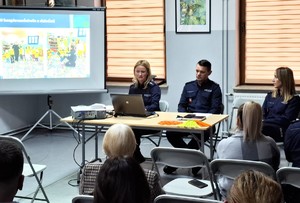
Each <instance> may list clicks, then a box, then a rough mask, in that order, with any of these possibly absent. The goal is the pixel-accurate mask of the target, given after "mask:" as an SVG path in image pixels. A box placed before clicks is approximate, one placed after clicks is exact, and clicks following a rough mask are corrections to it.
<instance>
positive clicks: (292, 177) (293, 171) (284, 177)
mask: <svg viewBox="0 0 300 203" xmlns="http://www.w3.org/2000/svg"><path fill="white" fill-rule="evenodd" d="M276 176H277V181H278V182H279V183H280V184H289V185H292V186H294V187H297V188H300V168H295V167H282V168H280V169H278V170H277V171H276Z"/></svg>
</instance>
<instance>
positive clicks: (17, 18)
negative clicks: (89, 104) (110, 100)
mask: <svg viewBox="0 0 300 203" xmlns="http://www.w3.org/2000/svg"><path fill="white" fill-rule="evenodd" d="M0 42H1V48H0V49H1V53H2V57H1V59H0V94H51V93H76V92H78V93H80V92H102V91H106V85H105V75H106V71H105V67H106V51H105V50H106V21H105V9H104V8H37V7H36V8H24V7H0Z"/></svg>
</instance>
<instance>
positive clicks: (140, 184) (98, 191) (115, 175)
mask: <svg viewBox="0 0 300 203" xmlns="http://www.w3.org/2000/svg"><path fill="white" fill-rule="evenodd" d="M94 202H95V203H100V202H101V203H127V202H128V203H148V202H150V189H149V184H148V182H147V179H146V177H145V173H144V170H143V169H142V168H141V166H140V165H139V163H138V162H136V161H135V160H134V158H132V157H126V158H124V157H123V158H121V157H115V158H109V159H107V160H106V161H105V162H104V164H103V165H102V166H101V168H100V171H99V173H98V176H97V181H96V185H95V190H94Z"/></svg>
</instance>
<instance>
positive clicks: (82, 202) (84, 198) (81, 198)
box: [72, 195, 94, 203]
mask: <svg viewBox="0 0 300 203" xmlns="http://www.w3.org/2000/svg"><path fill="white" fill-rule="evenodd" d="M93 202H94V196H91V195H77V196H75V197H73V199H72V203H93Z"/></svg>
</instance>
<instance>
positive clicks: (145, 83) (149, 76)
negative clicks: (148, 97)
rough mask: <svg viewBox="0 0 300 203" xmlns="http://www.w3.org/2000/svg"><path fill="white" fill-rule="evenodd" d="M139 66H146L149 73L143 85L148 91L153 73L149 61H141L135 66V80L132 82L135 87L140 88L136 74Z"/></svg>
mask: <svg viewBox="0 0 300 203" xmlns="http://www.w3.org/2000/svg"><path fill="white" fill-rule="evenodd" d="M138 66H144V67H145V68H146V71H147V73H148V76H147V79H146V81H145V82H144V84H143V85H144V89H146V88H147V86H148V84H149V82H150V81H151V80H152V73H151V69H150V63H149V62H148V61H147V60H139V61H137V62H136V64H135V65H134V68H133V75H134V78H133V79H132V82H133V83H134V85H135V87H138V85H139V82H138V80H137V78H136V77H135V74H134V71H135V69H136V67H138Z"/></svg>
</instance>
